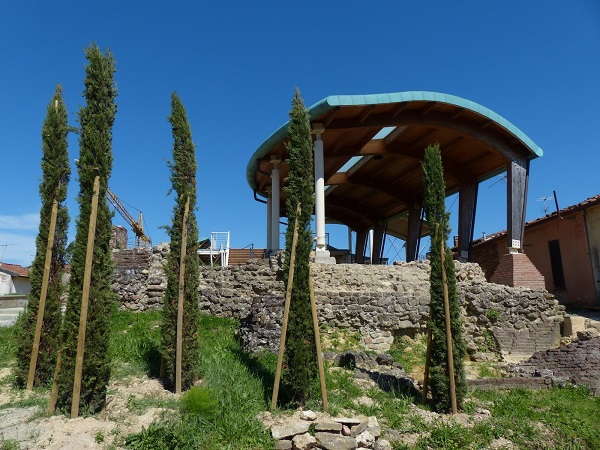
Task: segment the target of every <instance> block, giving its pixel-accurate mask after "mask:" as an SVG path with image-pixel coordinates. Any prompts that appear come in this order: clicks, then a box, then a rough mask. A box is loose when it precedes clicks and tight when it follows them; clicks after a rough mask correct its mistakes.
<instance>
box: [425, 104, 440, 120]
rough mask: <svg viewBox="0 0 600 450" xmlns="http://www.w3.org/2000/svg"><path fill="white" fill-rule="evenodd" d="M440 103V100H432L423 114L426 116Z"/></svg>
mask: <svg viewBox="0 0 600 450" xmlns="http://www.w3.org/2000/svg"><path fill="white" fill-rule="evenodd" d="M437 105H438V102H431V103H430V104H429V106H427V107H426V108H425V109H424V110H423V112H422V113H421V116H423V117H425V116H426V115H427V114H429V113H430V112H431V111H432V110H433V109H434V108H435V107H436V106H437Z"/></svg>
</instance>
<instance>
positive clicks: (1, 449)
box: [0, 439, 21, 450]
mask: <svg viewBox="0 0 600 450" xmlns="http://www.w3.org/2000/svg"><path fill="white" fill-rule="evenodd" d="M20 448H21V446H20V445H19V442H18V441H15V440H14V439H7V440H2V441H0V450H19V449H20Z"/></svg>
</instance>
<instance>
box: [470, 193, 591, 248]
mask: <svg viewBox="0 0 600 450" xmlns="http://www.w3.org/2000/svg"><path fill="white" fill-rule="evenodd" d="M597 205H600V194H598V195H595V196H593V197H590V198H586V199H585V200H584V201H582V202H580V203H577V204H575V205H571V206H567V207H566V208H563V209H561V210H560V211H559V213H558V214H557V213H556V211H555V212H553V213H550V214H547V215H545V216H544V217H539V218H537V219H534V220H531V221H529V222H527V223H526V224H525V229H527V228H530V227H533V226H536V225H539V224H542V223H544V222H548V221H550V220H553V219H556V218H557V216H558V217H564V216H568V215H569V214H572V213H574V212H577V211H582V210H585V209H588V208H591V207H592V206H597ZM504 236H506V230H503V231H499V232H497V233H493V234H488V235H487V236H486V237H485V239H484V238H479V239H475V240H474V241H473V245H480V244H483V243H484V242H489V241H495V240H498V239H500V238H502V237H504Z"/></svg>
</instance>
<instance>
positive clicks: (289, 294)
mask: <svg viewBox="0 0 600 450" xmlns="http://www.w3.org/2000/svg"><path fill="white" fill-rule="evenodd" d="M300 211H301V206H300V202H298V206H297V207H296V220H295V221H294V233H293V235H292V249H291V252H290V253H291V255H290V268H289V272H288V282H287V286H286V289H285V303H284V306H283V322H282V324H281V337H280V339H279V353H278V355H277V368H276V369H275V384H274V386H273V396H272V397H271V411H272V410H274V409H275V408H276V407H277V397H278V395H279V382H280V380H281V369H282V367H283V352H284V349H285V335H286V333H287V324H288V318H289V315H290V301H291V297H292V287H293V285H294V268H295V263H296V246H297V244H298V217H300Z"/></svg>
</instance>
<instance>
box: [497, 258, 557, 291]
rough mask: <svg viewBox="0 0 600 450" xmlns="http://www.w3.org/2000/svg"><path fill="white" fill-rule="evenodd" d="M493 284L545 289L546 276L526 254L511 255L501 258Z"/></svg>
mask: <svg viewBox="0 0 600 450" xmlns="http://www.w3.org/2000/svg"><path fill="white" fill-rule="evenodd" d="M491 281H492V283H496V284H504V285H506V286H514V287H528V288H531V289H545V288H546V282H545V280H544V276H543V275H542V274H541V273H540V271H539V270H537V269H536V267H535V266H534V265H533V263H532V262H531V260H530V259H529V257H528V256H527V255H526V254H525V253H510V254H506V255H502V256H501V257H500V263H499V264H498V267H497V268H496V271H495V272H494V274H493V275H492V278H491Z"/></svg>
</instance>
